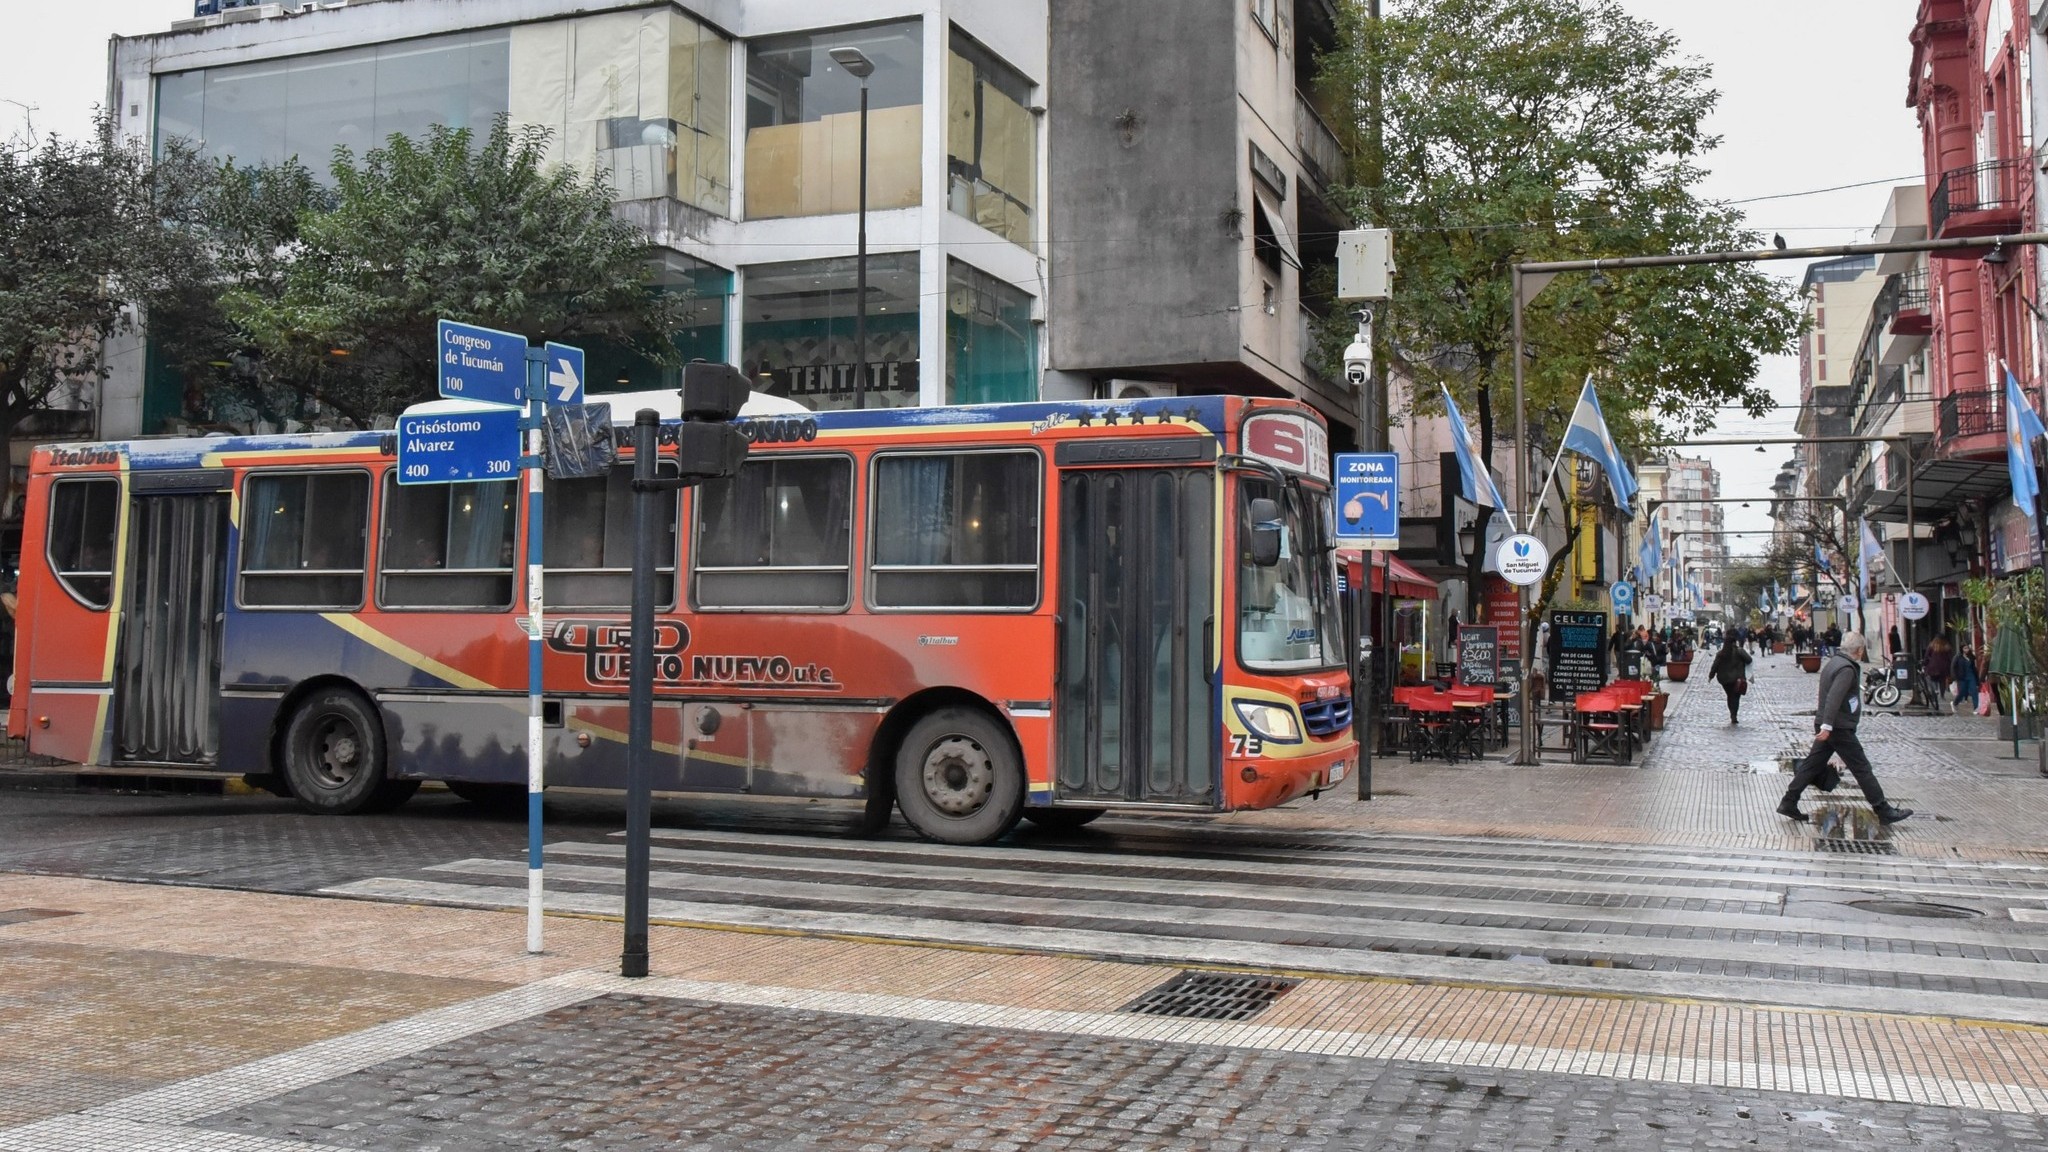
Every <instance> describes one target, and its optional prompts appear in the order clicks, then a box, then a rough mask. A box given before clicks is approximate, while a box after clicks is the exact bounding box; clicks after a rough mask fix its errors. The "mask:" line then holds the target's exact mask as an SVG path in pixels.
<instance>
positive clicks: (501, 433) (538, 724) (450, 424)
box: [398, 320, 583, 952]
mask: <svg viewBox="0 0 2048 1152" xmlns="http://www.w3.org/2000/svg"><path fill="white" fill-rule="evenodd" d="M434 347H435V352H436V355H435V360H436V362H437V363H439V365H440V393H441V395H442V396H443V397H444V398H446V399H449V400H467V401H469V402H471V403H473V404H489V405H494V406H496V407H497V408H498V409H499V410H495V411H494V410H491V409H480V410H476V411H470V412H442V413H427V414H421V415H413V416H402V417H400V418H399V422H398V482H399V483H401V484H448V483H460V482H465V481H484V480H510V479H512V478H513V476H514V474H515V473H518V474H521V475H522V476H523V478H524V479H525V481H526V617H525V619H524V620H522V621H521V625H522V628H523V630H524V631H525V632H526V950H527V951H528V952H539V951H540V950H541V896H542V892H543V885H542V880H541V787H542V784H543V778H542V765H543V762H544V759H545V757H544V752H545V749H544V747H543V744H542V741H543V734H544V731H545V726H544V725H543V724H542V720H541V717H542V707H541V696H542V691H541V684H542V677H541V639H542V631H543V629H544V627H545V624H546V621H545V612H544V611H543V609H542V604H543V598H542V595H541V592H542V588H541V583H542V576H541V573H542V567H543V565H542V560H541V542H542V540H543V536H542V530H541V529H542V523H541V489H542V487H543V482H542V477H543V469H542V461H543V457H544V452H543V445H542V430H543V428H544V426H545V423H546V422H545V420H544V419H543V416H544V413H545V408H546V405H548V404H551V403H554V404H569V403H576V402H580V401H581V400H582V398H583V350H582V349H581V348H572V347H570V346H568V345H566V344H548V345H547V346H546V347H545V348H543V349H536V348H534V347H532V346H531V345H530V344H529V343H528V342H527V339H526V337H524V336H521V335H518V334H517V333H513V332H501V331H499V330H498V329H496V328H484V327H480V326H478V325H475V324H462V323H458V322H456V321H453V320H441V321H438V322H436V324H435V325H434ZM521 408H524V409H525V412H524V413H523V414H522V413H521V412H520V409H521ZM521 432H524V433H525V438H526V451H525V452H524V453H521V452H520V450H519V448H520V444H519V440H520V433H521Z"/></svg>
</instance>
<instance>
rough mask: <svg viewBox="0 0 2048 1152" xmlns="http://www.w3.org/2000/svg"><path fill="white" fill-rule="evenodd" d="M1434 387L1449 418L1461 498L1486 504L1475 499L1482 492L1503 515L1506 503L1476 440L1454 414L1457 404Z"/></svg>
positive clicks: (1460, 417)
mask: <svg viewBox="0 0 2048 1152" xmlns="http://www.w3.org/2000/svg"><path fill="white" fill-rule="evenodd" d="M1437 387H1438V388H1441V389H1443V394H1444V412H1445V413H1446V414H1447V415H1449V416H1450V418H1451V447H1452V448H1454V449H1456V450H1457V453H1458V471H1459V472H1461V473H1463V474H1464V478H1465V499H1467V500H1470V501H1472V502H1473V503H1474V504H1481V503H1488V502H1489V501H1482V500H1481V499H1479V496H1480V493H1482V492H1483V493H1485V494H1486V495H1487V496H1489V497H1491V498H1492V499H1491V501H1490V503H1492V505H1493V506H1494V507H1495V508H1498V509H1500V510H1501V511H1502V512H1506V511H1507V509H1508V502H1507V501H1506V500H1503V499H1501V495H1500V487H1499V486H1498V485H1496V484H1495V483H1494V482H1493V473H1492V472H1491V471H1489V470H1488V469H1487V467H1486V461H1484V460H1482V459H1480V451H1479V437H1477V436H1474V435H1473V434H1472V429H1471V428H1469V427H1467V426H1466V424H1465V417H1464V415H1463V414H1462V413H1460V412H1459V411H1458V402H1457V401H1456V400H1453V399H1451V390H1450V389H1449V388H1445V387H1444V386H1443V385H1441V384H1439V385H1437Z"/></svg>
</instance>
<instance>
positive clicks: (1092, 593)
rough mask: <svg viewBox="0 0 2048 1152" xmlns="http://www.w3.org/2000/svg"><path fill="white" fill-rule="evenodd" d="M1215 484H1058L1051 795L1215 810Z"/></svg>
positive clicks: (1122, 477)
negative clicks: (1055, 760) (1212, 662)
mask: <svg viewBox="0 0 2048 1152" xmlns="http://www.w3.org/2000/svg"><path fill="white" fill-rule="evenodd" d="M1215 491H1216V474H1215V473H1214V472H1213V471H1209V470H1207V469H1185V468H1110V469H1088V470H1074V471H1068V472H1064V473H1062V474H1061V476H1060V529H1059V531H1060V561H1059V567H1060V588H1059V621H1060V623H1059V638H1058V644H1059V674H1058V675H1059V683H1058V684H1057V686H1056V688H1055V708H1056V711H1055V713H1054V724H1055V729H1056V734H1057V740H1058V749H1059V751H1058V764H1057V773H1056V776H1055V781H1056V787H1055V790H1054V795H1055V796H1056V797H1057V798H1058V799H1060V800H1063V801H1065V800H1071V801H1076V802H1081V801H1092V802H1117V801H1123V802H1128V803H1150V804H1191V805H1193V804H1199V805H1208V804H1212V803H1213V802H1214V800H1215V797H1216V752H1217V747H1216V746H1217V742H1218V739H1219V737H1218V735H1217V732H1216V716H1215V689H1214V688H1213V686H1212V684H1211V682H1210V680H1211V677H1210V673H1211V669H1210V667H1209V647H1210V643H1209V640H1208V636H1209V635H1210V633H1211V632H1212V631H1213V628H1214V620H1213V617H1212V612H1213V597H1214V591H1215V583H1216V581H1215V572H1214V567H1215V565H1214V555H1215V531H1216V529H1215V499H1216V497H1215Z"/></svg>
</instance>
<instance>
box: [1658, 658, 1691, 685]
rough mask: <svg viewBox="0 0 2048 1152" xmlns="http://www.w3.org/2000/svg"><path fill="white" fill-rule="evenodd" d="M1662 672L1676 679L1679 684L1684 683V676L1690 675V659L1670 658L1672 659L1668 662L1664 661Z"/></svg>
mask: <svg viewBox="0 0 2048 1152" xmlns="http://www.w3.org/2000/svg"><path fill="white" fill-rule="evenodd" d="M1664 674H1665V675H1666V676H1669V677H1671V679H1673V680H1676V681H1678V682H1679V683H1680V684H1683V683H1685V678H1686V677H1687V676H1690V675H1692V661H1690V660H1672V661H1669V662H1667V663H1666V664H1665V665H1664Z"/></svg>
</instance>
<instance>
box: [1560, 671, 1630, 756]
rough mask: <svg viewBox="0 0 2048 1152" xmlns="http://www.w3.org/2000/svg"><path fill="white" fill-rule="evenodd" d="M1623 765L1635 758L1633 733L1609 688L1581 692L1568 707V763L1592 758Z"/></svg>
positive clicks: (1624, 713) (1616, 698)
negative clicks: (1570, 729)
mask: <svg viewBox="0 0 2048 1152" xmlns="http://www.w3.org/2000/svg"><path fill="white" fill-rule="evenodd" d="M1595 756H1598V757H1601V758H1602V759H1608V760H1613V761H1614V762H1615V763H1617V764H1626V763H1628V762H1629V761H1630V760H1631V759H1633V758H1634V756H1635V729H1634V727H1633V721H1632V720H1631V719H1630V718H1629V716H1628V714H1627V713H1626V712H1624V711H1622V702H1621V697H1620V695H1618V694H1617V693H1616V692H1615V691H1614V688H1613V686H1612V685H1610V686H1608V687H1607V688H1604V689H1602V690H1600V691H1598V692H1581V693H1579V697H1578V699H1577V700H1576V701H1575V702H1574V703H1573V705H1572V763H1574V764H1584V763H1586V762H1587V761H1588V760H1591V759H1592V758H1593V757H1595Z"/></svg>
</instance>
